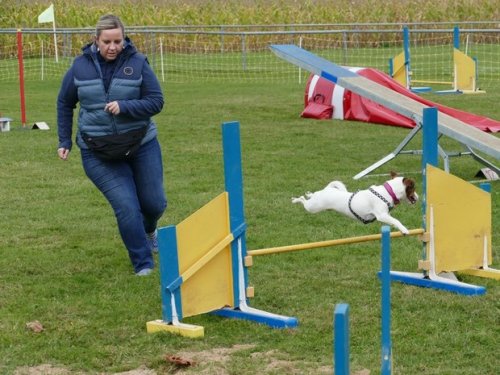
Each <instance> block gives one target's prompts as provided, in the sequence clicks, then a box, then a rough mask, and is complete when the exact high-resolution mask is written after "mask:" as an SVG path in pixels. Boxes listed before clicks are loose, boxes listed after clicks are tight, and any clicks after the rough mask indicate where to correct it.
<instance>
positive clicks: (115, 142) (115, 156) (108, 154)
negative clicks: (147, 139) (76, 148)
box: [82, 126, 147, 160]
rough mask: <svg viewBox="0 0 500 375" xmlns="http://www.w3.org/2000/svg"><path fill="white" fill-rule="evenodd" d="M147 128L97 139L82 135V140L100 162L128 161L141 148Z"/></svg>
mask: <svg viewBox="0 0 500 375" xmlns="http://www.w3.org/2000/svg"><path fill="white" fill-rule="evenodd" d="M146 132H147V126H144V127H142V128H140V129H137V130H132V131H129V132H127V133H122V134H111V135H102V136H98V137H93V136H89V135H88V134H85V133H82V138H83V140H84V142H85V144H86V145H87V146H88V148H89V149H90V150H92V152H93V153H94V155H95V156H97V157H98V158H99V159H102V160H126V159H130V158H131V157H132V156H133V155H134V154H135V152H136V151H137V150H138V149H139V147H141V141H142V139H143V138H144V136H145V135H146Z"/></svg>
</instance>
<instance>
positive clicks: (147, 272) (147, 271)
mask: <svg viewBox="0 0 500 375" xmlns="http://www.w3.org/2000/svg"><path fill="white" fill-rule="evenodd" d="M151 272H153V269H152V268H143V269H142V270H140V271H139V272H136V273H135V275H136V276H148V275H150V274H151Z"/></svg>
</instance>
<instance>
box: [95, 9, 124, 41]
mask: <svg viewBox="0 0 500 375" xmlns="http://www.w3.org/2000/svg"><path fill="white" fill-rule="evenodd" d="M111 29H121V30H122V34H123V36H125V26H123V23H122V21H121V20H120V18H118V17H117V16H115V15H113V14H106V15H104V16H102V17H101V18H99V21H97V24H96V26H95V36H96V37H97V38H99V36H100V35H101V33H102V31H103V30H111Z"/></svg>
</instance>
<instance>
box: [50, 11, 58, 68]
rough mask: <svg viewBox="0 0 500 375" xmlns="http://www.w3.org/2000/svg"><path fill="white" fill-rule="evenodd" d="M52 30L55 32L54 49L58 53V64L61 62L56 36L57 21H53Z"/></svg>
mask: <svg viewBox="0 0 500 375" xmlns="http://www.w3.org/2000/svg"><path fill="white" fill-rule="evenodd" d="M52 29H53V30H54V49H55V53H56V63H58V62H59V55H58V54H57V36H56V19H55V18H54V20H53V21H52Z"/></svg>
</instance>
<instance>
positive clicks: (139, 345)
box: [0, 81, 500, 375]
mask: <svg viewBox="0 0 500 375" xmlns="http://www.w3.org/2000/svg"><path fill="white" fill-rule="evenodd" d="M58 86H59V82H58V81H46V82H43V83H33V82H31V83H28V85H27V99H26V103H27V108H28V121H29V123H33V122H35V121H46V122H47V123H48V124H49V125H50V127H51V130H50V131H34V130H30V131H24V130H19V123H20V121H19V115H18V112H19V110H18V108H19V102H18V94H17V92H18V88H17V86H16V84H15V83H7V84H4V85H3V88H2V91H1V92H0V103H1V108H0V109H1V111H2V112H3V115H6V116H10V117H13V118H14V119H15V122H14V123H13V124H12V127H13V129H12V130H11V131H10V132H8V133H1V134H0V163H1V167H0V193H1V196H0V217H1V218H2V224H1V225H0V332H1V335H0V373H2V374H12V373H13V372H14V370H15V369H16V368H19V367H21V366H37V365H41V364H52V365H53V366H55V367H64V368H66V369H68V370H71V371H74V372H83V373H114V372H120V371H127V370H132V369H136V368H139V367H140V366H146V367H148V368H152V369H155V370H156V371H157V373H159V374H163V373H172V374H173V373H176V369H174V368H173V367H171V365H169V364H168V363H167V362H166V361H165V360H164V356H165V355H169V354H170V355H181V356H184V357H187V356H191V357H192V358H194V360H195V361H196V362H197V364H196V365H195V366H194V367H193V368H192V369H188V370H186V372H185V373H192V374H195V373H198V374H199V373H203V374H283V373H293V374H321V373H331V372H332V357H333V355H332V319H333V309H334V306H335V304H336V303H339V302H347V303H349V304H350V308H351V363H352V364H351V368H352V370H353V371H360V370H362V369H369V370H371V373H372V374H377V373H379V368H380V283H379V280H378V278H377V276H376V272H377V271H378V270H379V268H380V250H379V248H380V245H379V244H378V243H375V242H374V243H365V244H357V245H349V246H339V247H336V248H327V249H317V250H311V251H303V252H296V253H289V254H281V255H270V256H266V257H255V258H254V266H253V267H252V268H251V269H250V270H249V277H250V284H251V285H253V286H254V287H255V291H256V296H255V298H254V299H253V300H251V305H252V306H254V307H257V308H260V309H263V310H266V311H271V312H275V313H280V314H284V315H290V316H296V317H298V319H299V322H300V325H299V327H298V328H297V329H294V330H274V329H270V328H268V327H266V326H261V325H258V324H253V323H249V322H243V321H234V320H227V319H223V318H219V317H216V316H211V315H201V316H196V317H191V318H188V319H186V322H187V323H192V324H199V325H202V326H204V327H205V337H204V338H202V339H198V340H191V339H187V338H182V337H177V336H173V335H168V334H154V335H150V334H147V333H146V327H145V325H146V322H147V321H150V320H154V319H159V318H161V300H160V289H159V275H158V274H157V273H155V274H154V275H153V276H152V277H148V278H137V277H135V276H133V272H132V268H131V266H130V264H129V260H128V257H127V254H126V251H125V249H124V248H123V245H122V243H121V240H120V238H119V235H118V232H117V228H116V224H115V221H114V218H113V215H112V212H111V209H110V207H109V206H108V204H107V203H106V202H105V200H104V198H103V197H102V196H101V195H100V194H99V193H98V192H97V190H96V189H95V188H94V187H93V186H92V184H91V183H90V181H89V180H88V179H87V178H86V176H85V175H84V172H83V170H82V167H81V163H80V160H79V152H78V150H77V149H75V150H74V152H73V153H72V155H71V157H70V160H69V161H68V162H62V161H60V160H58V159H57V157H56V153H55V150H56V146H57V130H56V123H55V116H56V114H55V98H56V95H57V91H58ZM164 91H165V95H166V98H167V104H166V108H165V109H164V111H163V112H162V113H161V114H160V115H159V116H157V117H156V120H157V123H158V125H159V139H160V142H161V144H162V147H163V152H164V164H165V185H166V190H167V194H168V199H169V207H168V210H167V212H166V213H165V215H164V216H163V218H162V219H161V222H160V224H161V225H162V226H163V225H170V224H176V223H178V222H180V221H181V220H183V219H184V218H186V217H187V216H188V215H189V214H191V213H192V212H194V211H195V210H196V209H198V208H199V207H201V206H202V205H203V204H205V203H207V202H208V201H209V200H211V199H212V198H213V197H215V196H216V195H217V194H219V193H220V192H222V191H223V189H224V181H223V172H222V168H223V167H222V148H221V130H220V124H221V123H222V122H224V121H233V120H237V121H240V123H241V141H242V153H243V176H244V193H245V194H244V199H245V214H246V220H247V224H248V230H247V244H248V249H257V248H262V247H268V246H278V245H286V244H293V243H301V242H309V241H320V240H325V239H332V238H342V237H348V236H355V235H363V234H371V233H377V232H379V230H380V225H379V224H371V225H367V226H363V225H360V224H359V223H357V222H355V221H353V220H350V219H347V218H344V217H343V216H341V215H339V214H336V213H322V214H318V215H310V214H307V213H306V212H305V211H304V210H303V209H301V208H300V207H297V206H294V205H291V204H290V197H291V196H292V195H295V194H299V193H303V192H304V191H306V190H315V189H319V188H322V187H323V186H324V185H325V184H326V183H327V182H329V181H330V180H332V179H334V178H335V179H341V180H343V181H345V182H346V184H347V186H348V187H349V189H350V190H356V189H359V188H364V187H366V186H367V185H368V184H377V183H380V182H382V181H384V180H385V178H386V177H384V176H372V177H368V178H366V179H362V180H360V181H354V180H352V176H354V175H355V174H356V173H357V172H359V171H360V170H362V169H364V168H365V167H366V166H368V165H369V164H371V163H372V162H373V161H375V160H377V159H378V158H380V157H382V156H384V155H386V154H387V153H388V152H390V151H392V150H393V148H394V147H395V146H396V145H397V144H398V143H399V142H400V141H401V140H402V139H403V138H404V137H405V136H406V134H407V132H408V131H407V130H405V129H401V128H393V127H385V126H376V125H370V124H364V123H356V122H339V121H314V120H306V119H301V118H300V117H299V114H300V112H301V110H302V101H303V94H304V87H303V85H298V84H276V83H272V84H266V83H262V82H259V83H245V84H241V83H239V84H230V83H224V84H221V83H210V84H207V83H205V84H197V83H190V84H189V85H175V84H169V85H165V87H164ZM429 97H430V98H431V99H433V100H436V101H439V102H441V103H443V104H447V105H450V106H453V107H457V108H461V109H464V110H468V111H471V112H474V113H478V114H483V115H487V116H489V117H492V118H497V119H498V118H500V109H499V108H498V105H497V103H498V101H499V99H500V94H499V93H498V92H495V90H489V91H488V93H487V94H486V95H476V96H466V95H462V96H460V95H454V96H429ZM443 144H444V145H445V146H446V147H447V148H450V149H452V148H454V147H456V146H457V145H456V144H455V143H454V142H452V141H449V140H446V142H444V143H443ZM410 146H411V147H414V148H418V147H419V146H420V141H419V140H418V139H416V140H414V141H413V142H412V144H411V145H410ZM480 167H481V166H480V165H479V164H477V163H476V162H474V161H473V160H472V159H471V158H468V157H463V158H460V159H454V160H453V161H452V172H453V173H454V174H455V175H457V176H459V177H461V178H464V179H466V180H473V179H475V177H474V175H475V174H476V172H477V171H478V170H479V168H480ZM391 169H393V170H397V171H400V172H403V173H407V174H408V175H409V176H411V177H414V178H416V179H417V181H418V186H419V192H420V191H421V190H420V189H421V176H420V175H419V173H418V171H419V170H420V159H419V158H418V157H416V156H399V157H398V158H396V159H395V160H394V161H392V162H390V163H389V164H387V165H386V166H384V167H383V168H381V170H380V171H377V172H388V171H389V170H391ZM499 192H500V183H499V182H493V183H492V205H493V218H492V221H493V245H494V248H493V252H494V266H496V267H497V268H499V267H500V257H499V254H500V238H499V233H500V193H499ZM420 210H421V208H420V204H419V205H418V206H417V207H408V206H401V207H398V209H397V210H396V211H395V213H394V215H395V216H396V217H398V218H400V219H401V220H402V222H404V223H405V224H407V226H408V227H411V228H416V227H419V226H421V215H420V212H421V211H420ZM420 256H421V244H420V242H418V240H417V239H415V238H403V239H399V240H395V241H394V245H393V259H392V265H393V268H394V269H397V270H403V271H416V267H417V261H418V259H419V258H420ZM461 279H462V280H464V281H466V282H470V283H474V284H479V285H484V286H486V287H487V293H486V295H484V296H479V297H466V296H461V295H456V294H450V293H445V292H441V291H435V290H429V289H421V288H416V287H411V286H405V285H401V284H393V287H392V340H393V354H394V373H395V374H481V375H483V374H489V375H493V374H495V373H496V372H497V371H498V368H499V366H500V363H499V360H498V334H499V333H500V332H499V326H500V324H499V323H500V322H499V316H500V305H499V302H498V301H499V300H500V285H499V283H498V281H494V280H486V279H479V278H476V277H472V276H463V277H461ZM33 320H39V321H40V322H41V323H42V324H43V326H44V327H45V330H44V331H43V332H42V333H39V334H36V333H33V332H31V331H29V330H27V329H26V328H25V324H26V323H27V322H30V321H33ZM238 345H242V346H241V347H239V346H238ZM224 350H226V351H227V352H224ZM224 353H225V354H224ZM218 358H223V359H225V362H223V363H222V362H220V361H218ZM178 373H184V372H178Z"/></svg>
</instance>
